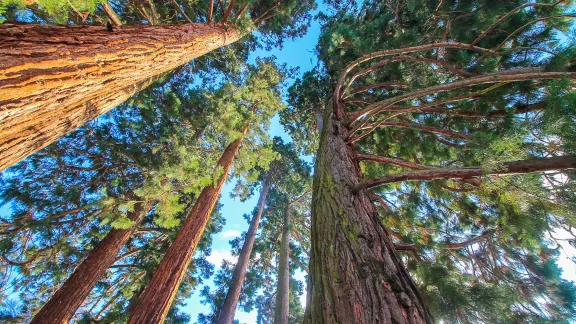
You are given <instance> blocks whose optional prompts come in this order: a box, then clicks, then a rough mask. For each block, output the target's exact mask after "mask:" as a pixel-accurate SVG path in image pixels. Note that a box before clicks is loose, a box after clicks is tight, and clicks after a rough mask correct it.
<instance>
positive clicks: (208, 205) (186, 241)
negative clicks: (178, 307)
mask: <svg viewBox="0 0 576 324" xmlns="http://www.w3.org/2000/svg"><path fill="white" fill-rule="evenodd" d="M248 128H249V123H247V124H246V125H245V126H244V129H243V130H242V137H240V138H238V139H236V140H235V141H233V142H232V143H230V144H229V145H228V147H227V148H226V150H224V152H223V153H222V156H221V157H220V160H219V161H218V164H217V165H218V167H219V168H221V170H222V174H221V175H220V176H219V177H218V180H217V181H216V182H215V184H213V185H209V186H207V187H205V188H204V189H203V190H202V192H201V193H200V195H199V196H198V199H197V200H196V203H195V204H194V207H192V210H191V211H190V213H189V214H188V217H187V218H186V221H185V222H184V224H183V225H182V227H181V228H180V231H179V232H178V235H177V236H176V239H175V240H174V243H172V245H171V246H170V248H169V249H168V251H167V252H166V254H165V255H164V258H162V261H161V262H160V264H159V265H158V267H157V268H156V270H155V272H154V275H153V276H152V279H151V280H150V282H149V283H148V286H146V289H145V290H144V292H143V293H142V296H141V297H140V300H139V301H138V304H137V305H136V307H135V308H134V311H133V313H132V314H131V316H130V319H129V321H128V322H129V323H134V324H141V323H162V322H163V321H164V319H165V318H166V316H167V314H168V311H169V310H170V306H171V305H172V301H173V300H174V297H176V293H177V291H178V287H179V286H180V282H182V279H183V278H184V275H185V274H186V270H187V269H188V265H189V264H190V262H191V261H192V257H193V255H194V250H195V249H196V246H197V245H198V242H199V241H200V238H201V237H202V233H203V232H204V229H205V228H206V224H207V223H208V219H209V218H210V214H211V213H212V210H213V209H214V205H215V204H216V202H217V201H218V197H219V195H220V191H221V190H222V186H224V182H225V181H226V178H227V177H228V171H229V170H230V168H231V167H232V163H233V162H234V158H235V156H236V153H237V152H238V150H239V149H240V145H241V144H242V141H243V139H244V135H245V134H246V132H247V131H248Z"/></svg>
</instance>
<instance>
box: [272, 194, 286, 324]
mask: <svg viewBox="0 0 576 324" xmlns="http://www.w3.org/2000/svg"><path fill="white" fill-rule="evenodd" d="M289 254H290V204H288V206H286V210H285V211H284V222H283V224H282V242H281V245H280V264H279V266H278V285H277V288H276V307H275V308H274V324H288V313H289V311H290V300H289V297H290V296H289V294H290V290H289V289H290V263H289V261H288V256H289Z"/></svg>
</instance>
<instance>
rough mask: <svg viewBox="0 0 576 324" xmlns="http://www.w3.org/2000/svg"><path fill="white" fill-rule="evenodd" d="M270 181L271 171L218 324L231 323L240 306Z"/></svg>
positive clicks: (251, 221) (261, 193) (259, 199)
mask: <svg viewBox="0 0 576 324" xmlns="http://www.w3.org/2000/svg"><path fill="white" fill-rule="evenodd" d="M269 172H271V171H269ZM270 181H271V173H269V175H268V177H267V178H266V180H264V183H263V184H262V189H260V198H258V209H257V210H256V213H255V214H254V216H252V219H251V220H250V226H249V227H248V232H247V233H246V238H245V239H244V245H242V250H240V255H239V256H238V262H237V263H236V267H235V268H234V274H233V275H232V283H231V284H230V287H229V288H228V294H227V295H226V300H225V301H224V305H223V306H222V309H221V310H220V315H219V316H218V324H230V323H232V322H233V321H234V314H235V313H236V306H238V300H239V299H240V293H241V292H242V284H244V278H245V277H246V269H248V263H249V262H250V256H251V255H252V248H253V247H254V240H255V239H256V232H257V231H258V225H259V224H260V219H261V218H262V212H263V211H264V205H265V203H266V197H267V196H268V189H270Z"/></svg>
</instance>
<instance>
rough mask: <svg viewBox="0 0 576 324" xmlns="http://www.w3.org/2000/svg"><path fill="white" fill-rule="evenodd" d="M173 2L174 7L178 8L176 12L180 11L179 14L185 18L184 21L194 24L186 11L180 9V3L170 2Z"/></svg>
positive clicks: (174, 0) (172, 0) (173, 0)
mask: <svg viewBox="0 0 576 324" xmlns="http://www.w3.org/2000/svg"><path fill="white" fill-rule="evenodd" d="M170 1H171V2H172V4H173V5H174V7H176V10H178V12H179V13H180V14H181V15H182V17H184V19H186V21H187V22H189V23H191V24H192V23H194V22H193V21H192V20H190V18H189V17H188V15H186V13H185V12H184V10H182V8H180V5H179V4H178V2H176V0H170Z"/></svg>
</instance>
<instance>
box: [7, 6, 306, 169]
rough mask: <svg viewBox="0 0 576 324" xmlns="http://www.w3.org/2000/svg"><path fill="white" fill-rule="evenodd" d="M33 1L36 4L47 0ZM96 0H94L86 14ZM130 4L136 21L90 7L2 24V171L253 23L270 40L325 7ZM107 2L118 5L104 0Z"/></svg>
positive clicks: (302, 26)
mask: <svg viewBox="0 0 576 324" xmlns="http://www.w3.org/2000/svg"><path fill="white" fill-rule="evenodd" d="M3 2H4V1H3ZM75 2H76V1H74V2H70V1H61V0H43V1H40V5H41V7H42V8H45V9H46V10H47V11H48V12H49V13H50V12H51V10H56V8H58V10H60V9H61V8H68V7H69V6H70V7H72V8H74V3H75ZM33 3H34V1H29V2H27V3H26V4H27V5H29V8H31V9H32V8H35V9H39V8H40V7H37V6H36V7H35V6H34V5H33ZM83 3H84V2H83ZM96 4H97V2H95V1H92V2H91V1H87V2H85V5H86V6H87V7H89V8H88V9H89V10H88V11H87V12H86V14H88V13H89V12H90V11H93V10H96V9H97V7H96ZM122 4H123V6H122V8H121V10H122V11H121V12H122V13H123V14H124V15H125V16H126V19H129V20H130V23H131V24H132V26H130V25H127V26H125V25H122V26H114V27H112V26H111V25H108V27H107V26H105V25H103V24H102V23H100V22H99V21H98V19H94V20H93V21H90V22H93V23H95V24H94V25H84V24H82V21H84V20H85V19H87V18H86V17H83V19H82V21H81V22H79V23H78V22H77V24H74V25H59V26H52V25H47V24H20V23H18V24H14V23H11V22H6V23H4V24H1V25H0V75H2V80H0V104H1V105H2V107H3V109H2V112H0V119H1V120H2V125H1V126H0V152H1V153H0V171H1V170H4V169H5V168H7V167H9V166H11V165H13V164H14V163H16V162H18V161H20V160H21V159H23V158H24V157H26V156H28V155H30V154H32V153H34V152H36V151H37V150H39V149H41V148H43V147H45V146H46V145H48V144H50V143H52V142H54V141H55V140H56V139H58V138H59V137H61V136H62V135H64V134H67V133H69V132H70V131H72V130H74V129H76V128H78V127H80V126H82V125H83V124H85V123H86V122H88V121H90V120H92V119H94V118H96V117H98V116H100V115H101V114H103V113H105V112H106V111H108V110H110V109H112V108H114V107H116V106H117V105H119V104H121V103H122V102H124V101H126V100H127V99H128V98H130V97H131V96H132V95H134V94H135V93H137V92H139V91H141V90H142V89H144V88H146V87H147V86H149V85H150V84H151V83H153V82H154V81H156V80H158V78H160V77H161V76H162V75H164V74H166V73H168V72H170V71H172V70H174V69H176V68H177V67H179V66H182V65H183V64H185V63H188V62H189V61H191V60H192V59H195V58H198V57H200V56H202V55H204V54H206V53H208V52H210V51H213V50H215V49H218V48H220V47H222V46H225V45H228V44H231V43H234V42H236V41H238V40H240V39H241V38H242V37H244V36H245V35H247V34H248V33H249V32H250V31H251V30H258V31H259V32H260V35H261V36H262V37H263V38H264V39H265V42H266V43H267V44H268V45H278V44H281V43H282V41H283V40H284V39H285V38H286V37H295V36H299V35H302V33H303V32H304V31H305V30H306V26H307V24H308V18H309V14H308V11H309V10H310V9H312V8H314V7H315V3H314V2H313V1H310V0H302V1H300V0H299V1H284V2H276V1H268V0H263V1H231V2H230V3H228V5H227V6H225V5H224V4H223V2H217V3H216V6H215V4H214V1H213V0H210V1H201V3H194V4H193V5H190V6H188V7H187V8H186V9H182V7H181V5H180V4H178V3H177V2H176V1H174V0H173V1H171V2H170V3H168V2H167V3H162V4H161V5H160V4H158V5H159V7H158V8H156V5H155V4H154V1H149V2H148V4H149V6H145V5H143V4H142V3H140V2H138V3H134V2H133V1H126V2H124V3H122ZM43 5H44V6H43ZM147 7H148V8H147ZM103 9H104V11H105V12H110V9H111V7H110V6H109V5H106V3H104V4H103ZM157 9H159V10H160V9H162V10H160V11H159V12H158V11H157ZM184 10H186V11H188V13H187V14H186V13H185V11H184ZM36 11H37V10H32V13H33V14H34V13H36ZM133 15H136V17H133ZM139 15H141V17H139ZM26 17H29V16H26ZM96 17H98V16H95V18H96ZM178 17H180V18H178ZM190 17H191V18H190ZM178 19H184V20H185V23H184V24H178ZM142 21H146V22H147V23H146V24H142ZM217 21H218V22H217ZM26 22H29V20H26ZM252 40H254V38H252ZM250 46H254V43H253V44H252V45H250Z"/></svg>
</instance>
